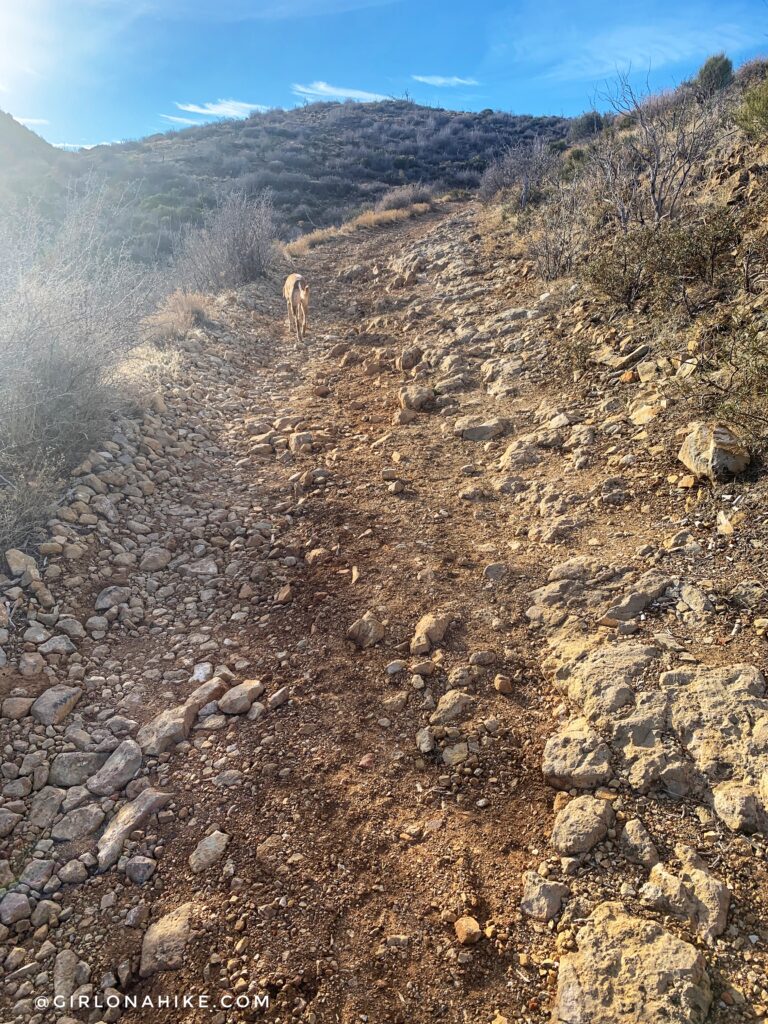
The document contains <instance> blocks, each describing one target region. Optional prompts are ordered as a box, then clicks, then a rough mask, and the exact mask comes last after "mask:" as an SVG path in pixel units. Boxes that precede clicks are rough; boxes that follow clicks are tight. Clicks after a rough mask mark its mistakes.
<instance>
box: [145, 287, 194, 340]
mask: <svg viewBox="0 0 768 1024" xmlns="http://www.w3.org/2000/svg"><path fill="white" fill-rule="evenodd" d="M209 316H210V300H209V299H208V297H207V296H206V295H203V294H202V293H201V292H183V291H175V292H173V293H172V294H171V295H169V296H168V297H167V298H166V300H165V301H164V302H163V303H162V305H161V306H160V308H159V309H158V310H157V311H156V312H154V313H153V314H152V315H151V316H148V317H147V318H146V320H145V321H144V324H143V327H144V336H145V337H146V339H147V341H149V342H153V343H154V344H156V345H168V344H172V343H173V342H176V341H181V340H182V339H183V338H185V337H186V336H187V335H188V334H189V332H190V331H192V330H194V328H195V327H200V325H201V324H204V323H205V322H206V320H208V319H209Z"/></svg>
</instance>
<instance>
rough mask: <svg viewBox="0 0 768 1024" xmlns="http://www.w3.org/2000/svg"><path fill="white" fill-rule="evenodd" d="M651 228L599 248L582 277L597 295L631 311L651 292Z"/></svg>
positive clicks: (623, 235) (624, 234) (635, 230)
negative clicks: (644, 295) (601, 295)
mask: <svg viewBox="0 0 768 1024" xmlns="http://www.w3.org/2000/svg"><path fill="white" fill-rule="evenodd" d="M653 235H654V231H653V229H652V228H646V227H641V228H633V229H632V230H630V231H626V232H624V231H622V232H620V233H618V234H617V235H616V236H615V237H614V238H613V239H612V240H611V241H610V243H608V244H607V245H602V246H600V247H599V248H598V249H597V251H596V252H595V253H594V254H593V255H592V257H591V258H590V260H589V262H588V263H587V264H586V265H585V267H584V269H583V277H584V278H585V280H586V281H587V282H588V283H589V284H591V285H592V286H593V287H594V288H597V289H598V291H601V292H602V293H603V294H604V295H607V296H608V298H609V299H613V301H614V302H617V303H618V304H619V305H621V306H626V308H627V309H631V308H632V307H633V306H634V304H635V303H636V302H637V300H638V299H639V298H640V296H641V295H642V294H643V293H644V292H645V291H646V290H647V288H648V278H649V274H650V256H649V248H650V246H651V244H652V241H653Z"/></svg>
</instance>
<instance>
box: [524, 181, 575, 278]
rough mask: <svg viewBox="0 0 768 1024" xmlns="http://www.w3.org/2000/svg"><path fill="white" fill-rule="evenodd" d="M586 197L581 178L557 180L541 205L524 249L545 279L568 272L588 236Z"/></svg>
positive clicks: (573, 266) (570, 270)
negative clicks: (576, 179)
mask: <svg viewBox="0 0 768 1024" xmlns="http://www.w3.org/2000/svg"><path fill="white" fill-rule="evenodd" d="M587 199H588V196H587V194H586V191H585V189H584V187H583V183H582V182H581V181H579V182H577V183H575V184H572V183H568V182H562V181H561V182H558V183H557V184H556V185H555V187H554V188H553V190H552V192H551V194H550V195H549V197H548V199H547V202H546V203H544V204H543V205H542V206H541V208H540V210H539V214H538V217H537V219H536V223H535V224H534V225H533V226H532V228H531V231H530V233H529V236H528V241H527V246H526V249H527V252H528V255H529V256H530V257H531V258H532V259H533V260H534V261H535V263H536V269H537V271H538V273H539V276H540V277H542V278H544V280H545V281H553V280H555V279H556V278H558V277H562V276H564V275H566V274H570V273H571V272H572V271H573V270H574V268H575V266H576V263H577V260H578V259H579V257H580V255H581V254H582V253H583V252H584V250H585V248H586V245H587V241H588V237H589V217H588V212H587Z"/></svg>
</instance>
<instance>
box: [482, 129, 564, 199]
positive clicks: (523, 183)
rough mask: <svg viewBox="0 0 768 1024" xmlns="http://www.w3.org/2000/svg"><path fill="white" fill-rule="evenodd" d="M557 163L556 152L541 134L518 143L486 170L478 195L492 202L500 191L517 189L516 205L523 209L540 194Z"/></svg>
mask: <svg viewBox="0 0 768 1024" xmlns="http://www.w3.org/2000/svg"><path fill="white" fill-rule="evenodd" d="M556 165H557V155H556V154H555V153H553V152H552V150H551V149H550V147H549V145H548V144H547V142H546V141H545V140H544V139H543V138H541V137H540V136H536V138H534V139H533V140H532V141H530V142H528V141H525V142H517V143H515V144H514V145H512V146H510V147H509V148H508V149H507V150H506V151H505V152H504V154H503V155H502V156H501V157H499V159H498V160H495V161H494V162H493V163H492V164H491V165H490V167H488V168H487V169H486V171H485V172H484V174H483V177H482V179H481V180H480V188H479V194H480V198H481V199H482V200H484V201H485V202H489V201H490V200H491V199H493V198H494V197H495V196H496V195H498V193H499V192H503V191H511V190H514V191H515V192H516V204H517V206H518V207H519V208H520V209H521V210H524V209H525V208H526V207H527V206H528V205H529V203H532V202H535V201H536V199H538V198H540V196H541V187H542V185H543V184H544V182H545V181H546V180H547V179H548V177H549V176H550V175H551V174H552V172H553V170H554V168H555V167H556Z"/></svg>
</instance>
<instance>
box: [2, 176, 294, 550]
mask: <svg viewBox="0 0 768 1024" xmlns="http://www.w3.org/2000/svg"><path fill="white" fill-rule="evenodd" d="M135 203H136V197H135V195H128V196H126V197H124V198H123V199H121V200H120V201H118V202H117V203H116V202H115V197H114V191H113V189H112V188H110V187H108V186H107V185H106V184H104V183H101V184H97V183H95V182H93V181H91V180H88V181H86V182H83V183H80V185H79V186H77V187H74V188H73V189H72V190H71V191H70V192H69V193H68V195H67V197H66V201H65V205H64V208H63V210H61V211H59V214H58V216H57V217H56V218H55V219H50V218H47V217H46V216H45V210H44V209H42V208H41V207H40V206H39V205H37V206H36V205H34V204H26V205H19V206H17V207H11V208H9V209H7V210H6V211H5V212H4V214H3V216H2V217H0V364H1V365H2V367H3V373H2V375H1V376H0V545H4V546H5V547H6V548H7V547H9V546H11V545H17V544H23V543H24V542H25V541H26V540H27V539H28V537H29V536H30V535H31V533H32V532H33V531H34V530H35V529H36V528H37V527H38V526H40V525H41V524H42V523H43V522H44V521H45V520H46V519H47V518H48V517H49V515H50V512H51V507H52V505H53V503H54V501H55V499H56V497H57V496H58V495H59V494H60V493H61V490H62V487H63V486H64V479H65V477H66V475H67V473H68V472H69V471H70V470H71V469H72V468H73V467H74V466H76V465H77V463H78V462H79V461H80V460H81V459H82V458H83V457H84V456H85V455H86V453H87V452H88V451H89V449H90V448H91V447H92V446H94V445H96V444H98V443H99V442H100V441H102V440H103V438H104V437H105V436H106V435H107V430H108V426H109V424H110V422H111V420H112V418H113V417H114V416H115V415H116V414H118V413H120V412H121V411H125V410H126V409H127V408H128V407H130V405H131V404H132V403H133V402H134V401H136V400H137V399H139V400H140V399H141V392H142V390H143V389H146V388H152V387H154V386H156V385H157V384H158V382H159V381H160V379H161V378H162V377H163V376H164V375H167V373H168V372H169V371H170V370H171V369H172V367H173V365H174V363H175V362H176V359H175V356H174V353H172V352H170V351H167V349H168V346H169V345H172V344H173V343H175V342H178V341H180V340H181V339H183V338H184V337H185V336H186V335H187V334H188V333H189V332H190V331H191V330H193V329H194V328H195V327H196V326H199V325H200V324H201V323H203V322H204V321H205V320H206V318H207V316H208V312H209V306H208V301H207V299H206V297H205V295H204V294H202V293H201V290H202V291H208V292H213V291H216V290H218V289H220V288H227V287H235V286H237V285H240V284H244V283H247V282H249V281H253V280H255V279H256V278H258V277H260V276H262V275H263V274H265V273H266V271H267V269H268V267H269V265H270V261H271V259H272V255H273V249H274V245H275V230H274V222H273V217H272V206H271V201H270V198H269V196H268V195H266V194H265V195H261V196H258V197H256V198H255V199H252V200H251V199H248V198H247V197H246V196H245V195H244V194H243V193H242V192H239V191H233V192H229V193H227V194H225V195H223V196H222V197H220V199H219V201H218V202H217V203H216V205H215V207H214V208H213V209H212V210H211V211H210V212H209V213H208V214H207V216H206V217H205V218H204V220H203V224H202V226H201V227H199V228H191V227H188V228H186V229H185V230H183V231H182V232H180V233H179V236H178V239H177V240H176V243H175V246H174V251H173V256H172V259H170V260H169V261H166V263H165V264H163V265H155V266H153V267H147V266H146V265H145V264H143V263H142V262H141V261H137V260H136V259H135V258H134V257H133V255H132V253H131V246H130V240H129V239H126V240H125V244H123V245H122V246H115V245H114V244H113V242H112V240H110V239H109V237H108V235H107V233H106V232H105V230H104V225H105V224H106V223H107V222H108V221H109V220H110V218H112V217H118V218H119V217H121V216H130V210H131V208H132V207H134V206H135Z"/></svg>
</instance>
